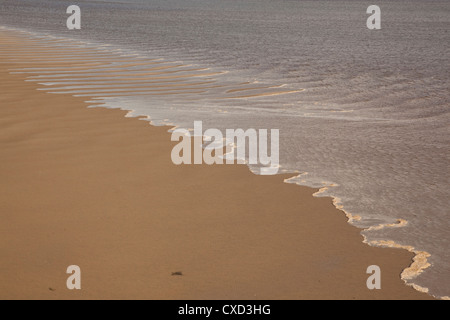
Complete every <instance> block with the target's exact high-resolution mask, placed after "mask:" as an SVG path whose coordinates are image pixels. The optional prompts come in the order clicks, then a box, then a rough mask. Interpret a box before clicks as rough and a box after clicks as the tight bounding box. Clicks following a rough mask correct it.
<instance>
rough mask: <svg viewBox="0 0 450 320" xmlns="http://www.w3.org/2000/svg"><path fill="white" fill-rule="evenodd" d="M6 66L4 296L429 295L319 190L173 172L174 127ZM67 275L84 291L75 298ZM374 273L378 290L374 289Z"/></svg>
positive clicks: (180, 169) (204, 172)
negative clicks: (77, 278) (78, 276)
mask: <svg viewBox="0 0 450 320" xmlns="http://www.w3.org/2000/svg"><path fill="white" fill-rule="evenodd" d="M6 44H8V45H10V44H11V38H7V40H5V38H4V37H0V53H1V51H2V49H3V48H5V47H6V46H5V45H6ZM6 61H10V60H9V59H8V55H7V54H6V53H5V54H3V55H2V56H1V60H0V79H1V81H0V105H1V107H0V114H1V115H0V122H1V125H0V177H1V179H0V221H1V223H0V235H1V240H2V241H1V242H0V256H1V257H2V258H1V260H0V298H1V299H427V298H429V296H427V295H425V294H422V293H419V292H417V291H415V290H414V289H413V288H411V287H408V286H406V285H405V284H404V282H403V281H402V280H401V279H400V274H401V272H402V270H403V269H405V268H406V267H408V266H409V265H410V264H411V263H412V258H413V256H412V254H411V253H409V252H407V251H405V250H399V249H383V248H374V247H370V246H368V245H365V244H363V243H362V241H363V237H362V236H361V235H360V231H361V230H359V229H357V228H355V227H352V226H351V225H349V224H348V223H347V218H346V216H345V214H344V213H343V212H341V211H339V210H338V209H336V208H335V207H334V206H333V204H332V200H331V199H329V198H314V197H313V196H312V194H313V193H315V192H317V190H314V189H310V188H306V187H299V186H296V185H293V184H286V183H283V179H286V178H289V176H281V175H280V176H256V175H253V174H252V173H251V172H250V171H249V170H248V168H247V167H246V166H243V165H231V166H229V165H228V166H226V165H222V166H219V165H216V166H207V165H201V166H194V165H190V166H189V165H188V166H175V165H173V164H172V162H171V159H170V154H171V150H172V147H173V146H174V143H173V142H171V141H170V133H168V132H167V130H168V128H167V127H164V128H161V127H152V126H150V125H149V123H148V122H147V121H139V120H138V119H136V118H125V117H124V116H125V114H126V112H124V111H120V110H108V109H103V108H87V106H88V105H87V104H86V103H85V102H84V100H86V99H85V98H75V97H72V96H71V95H69V94H58V95H56V94H49V93H45V92H43V91H38V90H37V89H38V88H41V86H39V85H38V84H36V83H32V82H25V81H24V80H25V77H26V75H24V74H10V73H9V72H8V69H11V68H21V67H30V66H31V65H21V64H20V63H15V64H13V63H4V62H6ZM46 66H48V64H46ZM54 66H55V67H59V66H61V63H60V62H55V64H54ZM69 265H78V266H80V268H81V272H82V289H81V290H74V291H71V290H68V289H67V288H66V279H67V277H68V276H69V275H67V274H66V269H67V267H68V266H69ZM370 265H378V266H380V268H381V271H382V289H381V290H374V291H370V290H368V289H367V287H366V280H367V278H368V277H369V275H367V274H366V269H367V267H368V266H370ZM177 272H179V273H181V274H182V275H173V274H174V273H177Z"/></svg>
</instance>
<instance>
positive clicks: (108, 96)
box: [0, 28, 446, 299]
mask: <svg viewBox="0 0 450 320" xmlns="http://www.w3.org/2000/svg"><path fill="white" fill-rule="evenodd" d="M3 29H6V30H8V28H3ZM0 30H1V28H0ZM10 31H12V30H11V29H10ZM16 31H17V32H19V33H22V34H24V35H28V36H31V37H38V38H40V39H45V38H46V36H42V35H39V34H33V33H30V32H29V31H26V30H17V29H16ZM49 39H53V40H54V41H55V42H57V43H59V44H60V45H59V46H58V48H62V47H64V42H66V44H67V39H66V38H58V37H54V36H52V37H49ZM76 43H77V44H76ZM71 45H72V46H74V47H75V48H78V49H80V48H83V50H86V51H89V50H91V49H93V48H97V49H98V48H99V47H100V48H104V49H105V50H104V51H103V52H104V53H105V54H106V53H108V55H109V54H110V53H111V54H117V56H115V57H113V60H114V59H115V60H116V62H113V63H112V65H110V64H106V65H105V63H103V69H104V68H107V69H118V70H119V71H120V70H122V69H123V68H121V65H122V66H123V63H125V65H126V63H128V62H129V61H131V60H128V61H126V62H120V63H119V62H117V59H120V58H125V57H126V58H128V59H131V58H136V59H138V58H146V59H148V57H143V56H142V55H140V54H136V53H134V54H133V53H132V52H126V51H121V50H120V49H115V50H113V51H109V50H108V49H109V48H111V46H110V45H99V44H97V43H90V42H84V43H81V42H79V41H78V40H73V41H72V42H71ZM8 49H9V50H11V48H8ZM97 52H99V50H97ZM0 53H1V52H0ZM93 56H94V58H95V54H94V55H93ZM97 58H99V59H97V60H98V62H99V63H101V62H102V57H100V56H97ZM71 59H73V56H70V55H68V56H66V57H65V59H61V61H69V62H70V61H73V60H71ZM17 60H19V61H20V59H19V58H18V59H17ZM149 60H153V61H154V59H149ZM157 60H159V61H161V60H162V61H164V60H163V59H157ZM178 62H179V61H176V63H178ZM107 63H109V62H107ZM121 63H122V64H121ZM167 64H171V65H174V64H175V61H171V62H167ZM147 65H148V64H147ZM134 67H136V66H134ZM134 67H133V68H134ZM186 67H189V68H190V67H192V64H183V63H182V64H181V65H177V66H176V68H181V69H180V70H179V72H180V73H182V75H181V78H180V77H178V78H177V77H174V76H173V75H168V74H167V73H164V72H162V75H159V74H158V75H156V76H157V77H155V75H154V74H150V75H149V74H148V73H147V74H145V75H144V77H145V76H152V77H153V78H152V80H151V81H153V80H156V81H155V82H156V83H159V82H161V81H165V80H167V81H169V82H170V83H169V84H168V85H170V86H171V88H169V89H167V87H165V88H166V89H165V90H163V91H162V93H163V94H168V92H171V91H177V94H180V95H181V98H180V102H179V103H182V100H183V97H186V95H189V94H203V93H205V92H207V91H205V90H212V92H213V93H214V94H216V95H217V96H219V97H220V98H223V99H246V98H251V97H253V95H251V96H239V95H235V96H231V97H230V96H227V95H229V94H231V95H233V94H236V93H238V92H241V91H243V90H251V89H247V88H244V87H242V86H245V85H255V84H256V83H258V80H257V79H256V80H254V81H250V82H241V83H239V84H235V83H232V82H230V81H228V82H227V81H224V82H223V83H221V84H220V85H218V86H217V87H212V86H209V87H207V86H205V84H206V83H200V84H198V82H190V81H191V79H190V78H191V77H192V78H197V77H205V78H208V77H211V76H215V75H219V74H226V73H228V71H221V73H216V72H210V69H209V68H203V69H201V68H197V69H196V72H197V71H200V70H202V71H205V73H203V74H201V73H197V74H192V73H190V72H192V71H193V70H187V68H186ZM183 68H184V69H183ZM42 69H45V70H47V71H45V73H44V72H42V73H40V72H39V71H37V70H34V71H31V70H27V69H26V68H23V69H22V71H17V70H15V71H14V72H15V73H18V72H23V73H30V74H32V76H30V77H28V78H29V79H28V80H30V81H35V82H37V83H39V84H41V85H42V84H43V85H45V87H46V88H43V90H46V91H47V92H49V93H69V94H72V95H73V96H83V97H91V99H89V100H88V101H87V102H88V103H92V104H93V105H92V107H105V108H119V109H121V110H126V111H128V113H127V115H126V117H139V118H140V119H142V120H146V121H149V123H150V124H151V125H155V126H161V125H170V126H171V127H170V129H169V131H171V130H174V129H175V128H178V127H179V126H176V124H175V123H173V122H171V120H169V119H167V118H165V119H161V120H155V119H152V116H151V115H149V114H142V110H141V111H138V110H137V109H134V110H132V109H130V108H126V107H123V105H122V106H121V107H119V106H118V105H119V104H120V101H118V102H117V103H116V102H115V101H114V100H113V99H114V97H115V96H121V95H122V94H121V93H118V92H120V88H117V87H114V89H111V86H106V89H102V88H96V89H97V90H92V91H91V92H89V91H88V90H89V89H95V85H93V84H92V81H99V80H100V81H101V80H103V79H96V78H101V77H96V76H95V75H97V73H93V74H92V73H91V74H88V72H85V73H83V72H79V73H80V75H82V76H81V77H75V78H74V77H73V72H67V70H64V68H62V69H60V70H62V71H64V72H63V73H62V75H61V73H58V72H56V70H51V69H48V68H45V67H43V68H42ZM91 69H96V67H93V68H91ZM100 69H102V68H100ZM194 69H195V68H194ZM41 71H42V70H41ZM72 71H73V70H72ZM102 71H104V70H102ZM109 71H117V70H109ZM52 73H54V74H56V75H58V74H59V76H57V77H56V79H55V77H51V74H52ZM183 73H184V74H183ZM36 74H38V75H37V76H36ZM75 74H78V72H76V73H75ZM124 74H125V75H126V76H127V77H134V78H135V79H138V81H141V80H143V79H142V78H138V77H139V75H140V74H139V68H137V69H135V70H133V69H132V70H130V67H127V68H126V72H124ZM106 77H107V76H106ZM103 78H105V77H103ZM180 79H182V80H181V81H185V82H186V86H188V87H191V88H190V91H186V90H185V91H182V90H180V89H179V87H177V86H175V87H174V86H173V85H174V83H175V82H176V81H178V80H180ZM57 80H60V81H59V82H58V81H57ZM74 80H76V82H77V83H76V84H73V83H72V84H71V86H74V87H69V88H67V85H68V82H74ZM146 80H147V81H150V80H149V79H146ZM209 80H211V79H209ZM212 80H213V81H215V83H219V82H220V81H221V80H217V79H212ZM52 81H53V82H52ZM127 81H129V80H127ZM196 81H198V80H196ZM83 83H84V85H83ZM55 85H64V86H63V87H62V88H57V89H55V88H52V87H54V86H55ZM151 85H153V86H154V83H153V84H151ZM260 85H261V86H260V88H258V89H259V90H260V92H259V93H258V96H260V97H267V96H271V95H273V94H276V95H278V94H285V93H292V92H301V91H302V90H304V89H297V90H284V91H279V92H278V93H276V92H275V93H268V92H266V91H264V90H267V88H271V89H273V88H282V87H284V85H283V84H281V85H279V86H278V87H277V86H276V85H271V86H267V84H264V83H261V84H260ZM149 86H150V84H149V83H147V84H146V85H145V86H144V87H143V89H142V90H141V89H136V90H127V89H122V90H123V91H124V92H125V94H126V93H127V92H130V93H132V94H133V95H134V94H148V93H149ZM196 86H197V87H196ZM80 87H81V88H80ZM230 87H231V88H233V89H230ZM192 88H193V89H192ZM61 89H64V90H66V91H59V90H61ZM222 89H223V90H222ZM102 90H103V91H102ZM158 90H159V89H157V90H156V91H158ZM196 90H197V91H196ZM220 90H221V91H220ZM108 91H109V92H108ZM134 91H136V92H134ZM83 92H85V93H86V94H83ZM95 92H97V93H98V94H95ZM157 94H158V93H155V96H156V95H157ZM225 112H228V111H226V110H225V111H224V113H225ZM330 112H332V113H336V112H348V111H345V110H331V111H330ZM281 169H282V170H281V171H280V172H279V173H280V174H281V173H289V174H290V173H293V174H297V175H295V176H293V177H291V178H288V179H286V180H285V182H286V183H295V184H298V185H303V186H308V187H312V188H318V189H319V191H318V192H316V193H315V194H314V196H316V197H330V198H332V201H333V204H334V206H335V207H336V208H338V209H339V210H341V211H343V212H344V213H345V215H346V216H347V218H348V222H349V223H350V224H352V225H353V226H355V227H358V228H361V226H358V223H360V222H361V221H362V220H363V218H362V217H361V216H360V215H356V214H352V213H350V212H348V211H346V209H345V207H344V204H343V203H344V200H345V199H344V200H343V199H341V198H339V197H338V196H337V195H335V194H333V189H334V188H335V187H338V184H336V183H332V182H323V181H320V182H318V181H317V180H315V181H314V180H310V179H308V173H306V172H304V173H300V172H299V171H294V172H293V171H292V170H283V167H282V168H281ZM299 169H300V168H299ZM250 171H252V172H253V173H255V174H256V173H257V172H258V171H257V170H253V169H252V167H251V166H250ZM390 218H391V219H392V217H390ZM408 224H409V222H408V221H407V220H406V219H400V218H399V219H397V220H395V222H393V223H381V224H375V225H371V226H369V227H365V228H362V229H363V231H362V235H363V237H364V240H363V242H364V243H366V244H368V245H371V246H378V247H390V248H399V249H405V250H408V251H409V252H411V253H413V254H414V255H415V257H414V259H413V262H412V264H411V265H410V266H409V267H407V268H405V270H403V272H402V274H401V278H402V280H403V281H404V282H405V283H406V284H407V285H409V286H412V287H413V288H414V289H416V290H418V291H420V292H425V293H428V294H430V295H432V294H431V293H430V290H429V289H428V288H425V287H423V286H420V285H418V284H415V283H414V279H416V278H417V277H418V276H419V275H421V274H422V273H423V272H424V271H426V269H428V268H430V267H431V263H430V262H429V259H430V258H431V254H430V253H428V252H426V251H421V250H419V249H417V248H415V247H413V246H409V245H402V244H399V243H397V242H395V241H393V240H390V239H385V240H379V239H377V240H370V232H372V231H379V230H383V229H395V228H404V227H406V226H408ZM435 297H436V296H435ZM437 298H441V299H444V298H446V297H437Z"/></svg>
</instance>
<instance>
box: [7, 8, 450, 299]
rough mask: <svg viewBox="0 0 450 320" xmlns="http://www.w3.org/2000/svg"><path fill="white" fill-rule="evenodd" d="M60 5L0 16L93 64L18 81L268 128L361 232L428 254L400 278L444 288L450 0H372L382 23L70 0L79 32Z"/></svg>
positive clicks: (286, 166) (187, 122)
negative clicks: (417, 270)
mask: <svg viewBox="0 0 450 320" xmlns="http://www.w3.org/2000/svg"><path fill="white" fill-rule="evenodd" d="M70 4H72V3H70V2H68V1H59V0H56V1H42V0H38V1H35V0H32V1H31V0H30V1H3V2H1V3H0V25H1V26H5V27H8V28H19V29H21V30H27V31H31V32H33V34H32V35H31V36H32V37H34V39H40V41H41V42H42V43H48V42H49V41H51V39H49V38H48V37H47V36H48V35H53V36H55V37H65V38H68V37H69V38H70V39H76V41H75V40H74V41H63V42H56V41H51V42H53V44H52V45H53V46H55V45H58V48H59V49H60V50H61V51H60V59H61V60H67V61H74V59H77V58H78V59H80V60H82V61H88V60H92V61H100V62H101V63H102V64H101V65H99V66H94V67H91V68H89V70H86V69H83V70H77V69H74V68H70V67H68V68H66V69H64V70H54V69H53V70H52V69H46V68H45V64H43V69H39V70H36V69H35V70H22V72H23V71H26V72H27V73H29V76H30V80H34V81H37V82H39V83H43V84H45V85H46V89H47V90H48V91H50V92H55V93H57V92H69V93H73V94H74V95H80V96H86V97H91V98H89V100H93V99H95V101H96V102H103V103H104V104H105V106H107V107H121V108H123V109H129V110H134V114H135V115H147V116H150V117H151V120H152V121H153V123H155V124H167V123H170V124H176V125H180V126H184V127H188V128H190V127H192V126H193V122H194V121H195V120H203V123H204V125H203V126H204V128H207V127H213V128H219V129H225V128H267V129H280V161H281V165H282V170H283V171H286V172H298V173H303V174H302V175H300V176H299V177H297V178H296V179H292V180H291V181H290V182H295V183H299V184H304V185H308V186H313V187H324V186H331V187H329V188H328V189H323V190H322V192H321V193H320V194H319V195H318V196H329V195H331V196H333V197H335V198H336V205H338V206H343V208H344V209H345V211H346V212H347V213H348V214H349V216H350V217H353V218H355V217H356V216H360V217H361V219H360V220H358V219H357V218H355V219H353V220H352V223H354V224H355V225H357V226H359V227H364V228H369V227H372V229H371V230H366V231H364V232H363V234H364V235H365V236H366V237H367V241H368V242H373V241H375V242H377V241H378V243H379V244H381V243H380V241H394V242H395V243H397V244H400V245H402V246H410V248H409V249H410V250H412V251H416V252H420V251H424V252H428V253H429V254H431V257H429V258H428V262H429V263H431V264H432V266H431V267H430V268H428V269H426V271H425V272H424V273H422V274H421V275H419V276H418V277H417V278H415V279H411V280H408V281H409V282H413V283H415V284H416V285H418V286H421V287H424V288H429V290H430V293H431V294H433V295H435V296H450V256H449V255H448V253H447V252H448V249H449V247H450V232H449V230H450V219H449V208H450V206H449V204H450V200H449V199H450V194H449V193H450V192H449V189H448V186H449V181H450V179H449V170H448V167H449V164H450V161H449V155H450V152H449V151H450V149H449V146H450V143H449V137H450V135H449V133H450V129H449V128H450V127H449V125H450V94H449V88H450V72H449V58H450V50H449V49H450V48H449V47H450V2H448V1H377V4H378V5H379V6H380V7H381V10H382V30H380V31H370V30H368V29H367V28H366V19H367V17H368V15H367V14H366V9H367V6H368V5H367V2H365V1H283V0H275V1H273V0H272V1H269V0H259V1H256V0H254V1H251V0H249V1H219V0H215V1H206V0H195V1H194V0H169V1H168V0H164V1H163V0H156V1H144V0H141V1H129V2H128V3H120V2H119V1H117V2H114V1H96V2H92V1H78V4H79V5H80V6H81V9H82V29H81V30H80V31H68V30H67V29H66V27H65V20H66V18H67V15H66V14H65V9H66V8H67V6H68V5H70ZM41 36H42V38H39V37H41ZM55 39H58V38H54V39H53V40H55ZM80 41H82V42H80ZM68 46H74V47H76V48H82V49H83V50H84V49H86V50H88V49H91V48H96V50H97V51H98V52H97V53H96V54H93V55H88V54H85V55H81V54H80V55H78V54H77V55H74V54H73V53H67V52H64V50H65V49H64V48H67V47H68ZM119 58H120V59H121V60H122V61H123V62H117V61H118V60H120V59H119ZM17 59H19V60H20V59H21V57H20V56H18V58H17ZM52 60H55V58H53V59H52ZM125 61H126V63H125ZM133 61H134V62H139V63H140V64H137V63H135V64H134V65H133ZM106 63H111V64H106ZM111 74H114V75H115V76H114V77H113V78H112V77H111ZM130 87H135V88H134V89H133V88H130ZM399 220H400V221H406V222H407V224H406V225H404V226H403V223H400V224H398V221H399ZM381 224H388V225H389V224H392V225H393V226H388V227H385V228H376V226H379V225H381ZM398 225H400V226H401V227H395V226H398ZM374 226H375V228H373V227H374ZM386 244H387V245H392V243H386ZM405 278H406V277H405Z"/></svg>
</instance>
